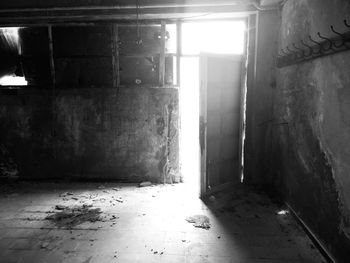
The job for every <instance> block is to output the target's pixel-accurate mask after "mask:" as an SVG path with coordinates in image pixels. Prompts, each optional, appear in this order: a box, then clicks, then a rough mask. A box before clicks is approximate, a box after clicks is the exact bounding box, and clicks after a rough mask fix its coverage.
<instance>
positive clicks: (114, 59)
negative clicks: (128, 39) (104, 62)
mask: <svg viewBox="0 0 350 263" xmlns="http://www.w3.org/2000/svg"><path fill="white" fill-rule="evenodd" d="M116 30H118V29H117V28H116V25H115V24H113V25H112V28H111V50H112V71H113V72H112V73H113V87H114V88H116V87H117V86H118V81H117V70H118V68H117V65H116V62H117V56H116V52H117V49H118V47H117V45H118V43H117V40H116V35H118V33H116Z"/></svg>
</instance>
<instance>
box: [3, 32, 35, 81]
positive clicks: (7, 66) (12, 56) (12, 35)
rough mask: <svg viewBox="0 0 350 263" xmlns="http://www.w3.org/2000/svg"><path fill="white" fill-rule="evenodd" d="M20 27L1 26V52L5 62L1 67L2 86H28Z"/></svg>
mask: <svg viewBox="0 0 350 263" xmlns="http://www.w3.org/2000/svg"><path fill="white" fill-rule="evenodd" d="M19 29H20V28H19V27H4V28H0V54H1V56H2V57H3V59H2V60H3V63H4V64H2V65H1V67H0V86H26V85H27V84H28V82H27V81H26V79H25V77H24V76H23V70H22V66H21V44H20V39H19V34H18V31H19Z"/></svg>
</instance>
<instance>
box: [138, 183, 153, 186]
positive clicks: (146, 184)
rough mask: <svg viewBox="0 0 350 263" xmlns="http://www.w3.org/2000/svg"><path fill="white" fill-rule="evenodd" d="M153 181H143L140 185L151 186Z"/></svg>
mask: <svg viewBox="0 0 350 263" xmlns="http://www.w3.org/2000/svg"><path fill="white" fill-rule="evenodd" d="M151 185H152V183H151V182H142V183H140V184H139V187H146V186H151Z"/></svg>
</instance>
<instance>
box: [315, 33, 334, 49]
mask: <svg viewBox="0 0 350 263" xmlns="http://www.w3.org/2000/svg"><path fill="white" fill-rule="evenodd" d="M317 35H318V37H319V38H321V39H323V40H326V41H327V42H328V43H329V47H328V48H327V49H326V48H323V46H322V45H321V46H322V48H323V50H324V51H329V50H333V42H332V40H330V39H329V38H326V37H323V36H321V33H320V32H317Z"/></svg>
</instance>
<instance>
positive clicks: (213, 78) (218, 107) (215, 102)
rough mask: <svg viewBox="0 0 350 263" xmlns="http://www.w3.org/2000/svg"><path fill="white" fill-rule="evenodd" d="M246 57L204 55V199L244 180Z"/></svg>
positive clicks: (202, 165)
mask: <svg viewBox="0 0 350 263" xmlns="http://www.w3.org/2000/svg"><path fill="white" fill-rule="evenodd" d="M242 65H243V56H242V55H237V56H224V55H212V54H201V57H200V83H201V85H200V151H201V196H203V195H206V194H210V193H212V192H215V191H219V190H221V189H224V188H225V187H228V186H230V185H232V184H234V183H238V182H240V177H241V175H240V174H241V172H240V169H241V161H240V159H241V154H240V153H241V143H240V138H241V131H242V130H243V128H242V127H243V126H242V123H243V120H242V118H241V112H242V111H241V107H242V103H241V101H243V100H242V99H241V95H242V92H241V90H242V88H241V87H242V75H243V74H242V68H243V67H242Z"/></svg>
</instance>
